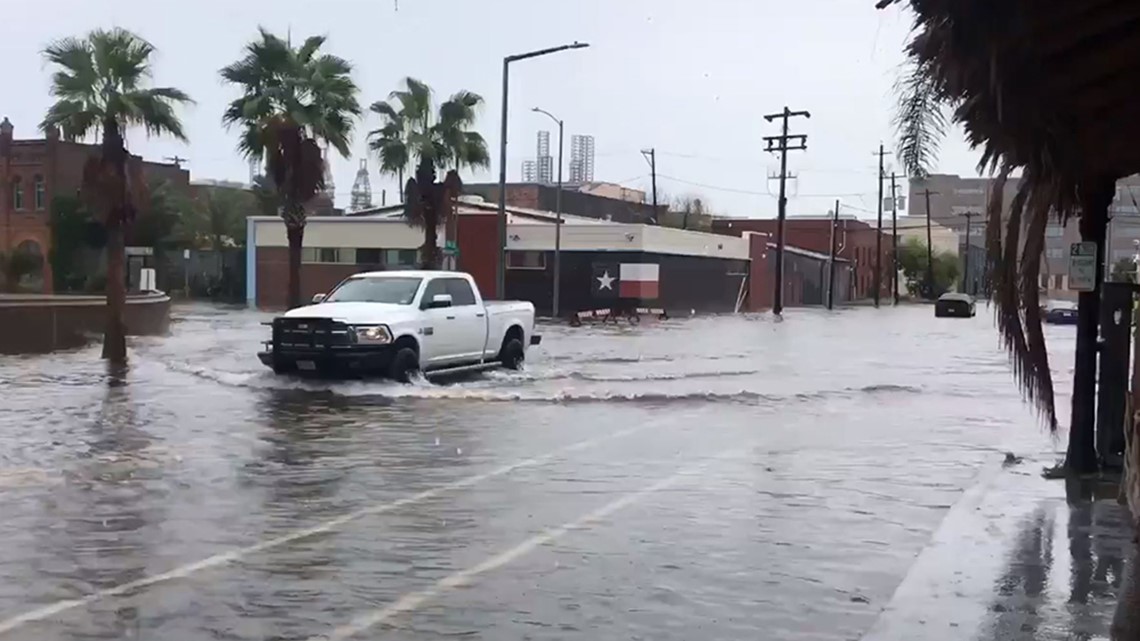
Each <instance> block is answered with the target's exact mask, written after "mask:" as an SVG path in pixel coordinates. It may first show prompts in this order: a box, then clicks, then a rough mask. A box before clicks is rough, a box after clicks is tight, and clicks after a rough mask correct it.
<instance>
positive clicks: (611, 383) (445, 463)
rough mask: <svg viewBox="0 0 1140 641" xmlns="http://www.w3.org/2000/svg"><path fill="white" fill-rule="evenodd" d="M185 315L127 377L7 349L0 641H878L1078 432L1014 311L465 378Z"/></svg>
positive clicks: (801, 323) (790, 324)
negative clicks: (926, 582) (1041, 421)
mask: <svg viewBox="0 0 1140 641" xmlns="http://www.w3.org/2000/svg"><path fill="white" fill-rule="evenodd" d="M175 313H176V316H177V318H176V322H175V323H174V325H173V330H172V335H171V336H169V337H165V338H153V339H139V340H136V341H134V342H133V346H132V352H131V357H132V366H131V368H130V370H129V372H128V373H127V374H126V375H125V377H123V378H116V377H111V376H109V375H108V374H107V373H106V371H105V370H104V368H103V365H102V363H101V362H100V361H99V359H98V349H97V348H94V347H93V348H89V349H84V350H80V351H76V352H69V353H61V354H54V355H49V356H35V357H20V358H2V359H0V398H2V399H3V405H2V407H0V514H3V518H2V519H0V639H3V640H7V639H28V640H33V639H34V640H43V639H122V638H137V639H179V640H181V639H234V640H238V639H240V640H247V639H248V640H254V639H257V640H261V639H309V638H332V639H348V638H352V639H374V638H384V639H408V640H421V639H422V640H427V639H443V638H454V637H459V638H464V639H486V640H502V639H536V640H538V639H584V640H586V639H588V640H591V641H594V640H601V639H645V640H653V641H668V640H677V641H681V640H691V639H702V640H714V639H744V638H748V639H755V638H770V639H813V640H820V639H823V640H828V639H837V640H839V639H844V640H846V639H857V638H859V637H860V636H861V635H862V634H863V633H865V632H866V631H867V630H869V629H870V628H871V627H872V626H873V625H874V623H875V621H876V620H877V617H878V616H879V614H880V611H881V610H882V608H883V607H884V606H885V605H886V604H887V602H888V601H889V600H890V599H891V598H892V595H893V594H894V593H895V590H896V588H897V587H898V586H899V585H900V582H902V581H903V579H904V577H905V576H906V575H907V572H908V569H909V568H910V567H911V565H912V563H913V562H914V560H915V558H916V556H917V555H918V554H919V553H920V552H921V551H922V550H923V549H924V548H925V547H926V546H927V544H928V543H929V542H930V540H931V537H932V535H933V533H934V532H935V531H936V530H937V529H938V527H939V524H940V523H941V522H942V520H943V518H944V517H945V516H946V514H947V513H948V510H949V509H950V508H951V507H952V506H953V505H954V504H955V503H956V502H957V501H958V499H959V497H961V496H962V495H963V492H965V491H967V490H969V488H971V487H973V486H974V485H975V484H976V483H977V482H978V479H979V476H980V475H982V474H984V473H985V472H986V470H990V469H993V467H994V466H995V465H999V466H1000V461H1001V459H1002V458H1003V456H1004V453H1005V452H1007V451H1014V452H1016V453H1018V454H1019V455H1025V456H1035V457H1039V458H1049V457H1052V456H1053V455H1054V451H1055V450H1057V449H1060V448H1061V446H1062V445H1063V443H1060V442H1054V441H1052V440H1051V439H1050V438H1049V436H1048V435H1047V434H1046V433H1045V431H1044V428H1042V427H1041V426H1040V425H1038V424H1036V423H1035V419H1034V414H1033V412H1032V411H1031V410H1030V409H1029V408H1027V407H1026V406H1024V405H1023V404H1022V402H1021V399H1020V395H1019V394H1018V392H1017V390H1016V388H1015V386H1014V383H1013V379H1012V376H1011V374H1010V370H1009V366H1008V360H1007V358H1006V356H1005V354H1004V353H1003V352H1002V351H1001V350H1000V347H999V343H998V340H997V336H996V333H995V331H994V329H993V326H992V323H991V319H990V318H989V315H988V312H987V311H986V310H985V309H984V307H980V308H979V317H978V318H976V319H971V320H955V319H935V318H933V312H932V309H931V308H929V307H904V308H899V309H882V310H874V309H869V308H865V309H853V310H848V311H842V312H835V313H826V312H823V311H800V310H793V311H789V312H788V313H787V315H786V317H785V320H784V321H783V322H775V321H773V320H772V319H771V318H770V317H766V316H765V317H760V316H757V317H721V318H696V319H684V320H670V321H666V322H662V323H648V322H647V323H645V324H642V325H640V326H637V327H632V326H619V327H612V326H611V327H606V328H597V327H583V328H578V329H569V328H554V327H547V328H545V329H544V334H545V338H544V341H543V344H542V346H541V347H540V348H537V349H535V350H534V351H533V352H532V354H531V356H530V359H529V362H528V365H527V368H526V370H525V371H524V372H520V373H492V374H489V375H484V376H480V377H477V378H473V379H471V380H467V381H463V382H459V383H455V384H450V385H444V386H439V385H432V384H428V383H420V384H414V385H410V386H398V385H395V384H390V383H386V382H344V383H335V382H311V381H296V380H291V379H281V378H276V377H274V376H273V375H272V374H271V373H270V372H269V371H268V370H265V369H264V368H263V367H262V366H261V365H260V364H259V363H258V362H257V360H256V357H255V355H254V353H255V351H256V349H257V347H258V341H259V340H260V339H261V338H262V337H263V334H264V330H265V328H264V327H261V326H260V325H259V322H260V321H262V320H264V319H265V318H266V316H264V315H261V314H257V313H253V312H248V311H243V310H227V309H223V308H216V307H207V306H191V307H183V308H176V312H175ZM1049 331H1050V336H1049V339H1050V345H1051V349H1052V351H1053V353H1054V355H1055V359H1054V360H1055V361H1056V362H1055V363H1054V369H1055V370H1056V371H1057V376H1058V378H1059V379H1060V383H1059V391H1060V394H1059V398H1058V404H1059V405H1060V406H1062V407H1065V406H1067V403H1068V400H1067V395H1066V391H1067V387H1068V380H1069V378H1070V376H1071V374H1070V372H1071V365H1070V363H1071V356H1070V355H1071V353H1072V331H1071V328H1050V329H1049Z"/></svg>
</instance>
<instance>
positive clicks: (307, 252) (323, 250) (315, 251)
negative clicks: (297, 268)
mask: <svg viewBox="0 0 1140 641" xmlns="http://www.w3.org/2000/svg"><path fill="white" fill-rule="evenodd" d="M301 262H302V263H325V264H343V265H354V264H356V250H355V249H353V248H351V247H302V248H301Z"/></svg>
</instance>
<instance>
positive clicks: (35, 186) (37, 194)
mask: <svg viewBox="0 0 1140 641" xmlns="http://www.w3.org/2000/svg"><path fill="white" fill-rule="evenodd" d="M46 195H47V194H46V192H45V189H44V177H43V176H36V177H35V178H34V179H32V203H33V206H34V207H35V208H36V211H43V210H44V200H45V196H46Z"/></svg>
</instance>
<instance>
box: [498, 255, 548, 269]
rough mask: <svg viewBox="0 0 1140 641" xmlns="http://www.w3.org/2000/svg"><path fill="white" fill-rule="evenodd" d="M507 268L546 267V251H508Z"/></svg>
mask: <svg viewBox="0 0 1140 641" xmlns="http://www.w3.org/2000/svg"><path fill="white" fill-rule="evenodd" d="M507 269H546V252H541V251H509V252H507Z"/></svg>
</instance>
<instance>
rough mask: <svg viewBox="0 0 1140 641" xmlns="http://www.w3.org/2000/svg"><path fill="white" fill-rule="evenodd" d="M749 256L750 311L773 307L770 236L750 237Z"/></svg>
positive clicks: (756, 235)
mask: <svg viewBox="0 0 1140 641" xmlns="http://www.w3.org/2000/svg"><path fill="white" fill-rule="evenodd" d="M748 239H749V244H748V257H749V258H750V259H751V260H752V262H751V264H750V265H749V273H748V311H750V312H759V311H763V310H766V309H771V308H772V259H771V257H770V256H769V255H768V236H767V235H765V234H752V235H750V236H749V237H748Z"/></svg>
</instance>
